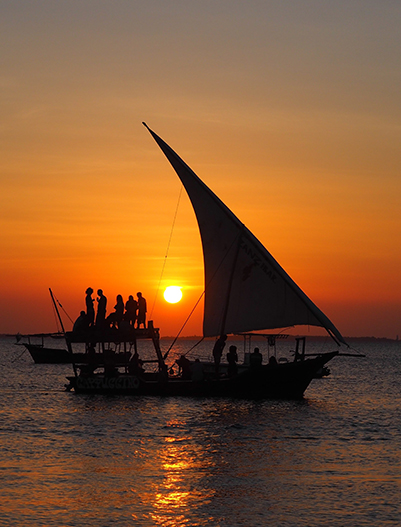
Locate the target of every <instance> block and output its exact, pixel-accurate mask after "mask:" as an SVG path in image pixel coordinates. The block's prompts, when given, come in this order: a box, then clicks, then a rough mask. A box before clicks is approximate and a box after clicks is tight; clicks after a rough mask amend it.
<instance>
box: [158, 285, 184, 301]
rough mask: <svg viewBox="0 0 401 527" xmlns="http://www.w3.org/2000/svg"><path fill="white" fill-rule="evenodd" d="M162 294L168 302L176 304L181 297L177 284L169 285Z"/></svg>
mask: <svg viewBox="0 0 401 527" xmlns="http://www.w3.org/2000/svg"><path fill="white" fill-rule="evenodd" d="M163 296H164V299H165V300H166V301H167V302H169V303H170V304H176V303H177V302H179V301H180V300H181V298H182V291H181V287H178V286H177V285H170V286H169V287H167V288H166V290H165V291H164V295H163Z"/></svg>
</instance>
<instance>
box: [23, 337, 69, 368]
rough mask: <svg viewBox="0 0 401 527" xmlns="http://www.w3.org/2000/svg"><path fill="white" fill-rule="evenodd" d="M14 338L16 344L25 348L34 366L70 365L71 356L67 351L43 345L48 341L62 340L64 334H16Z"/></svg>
mask: <svg viewBox="0 0 401 527" xmlns="http://www.w3.org/2000/svg"><path fill="white" fill-rule="evenodd" d="M16 338H17V342H16V344H18V345H19V346H25V348H26V349H27V350H28V351H29V353H30V355H31V357H32V359H33V360H34V362H35V363H36V364H71V355H70V353H69V352H68V350H67V349H65V348H55V347H50V346H48V345H45V343H47V340H48V339H58V340H60V339H64V333H34V334H30V335H21V334H20V333H18V334H17V335H16ZM22 340H25V341H22ZM21 341H22V342H21Z"/></svg>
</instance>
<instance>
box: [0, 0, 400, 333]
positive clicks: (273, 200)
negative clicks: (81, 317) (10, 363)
mask: <svg viewBox="0 0 401 527" xmlns="http://www.w3.org/2000/svg"><path fill="white" fill-rule="evenodd" d="M0 10H1V15H2V16H1V17H0V45H1V51H2V53H1V56H2V68H1V73H0V91H1V95H2V96H1V115H2V119H1V128H0V150H1V156H0V181H1V195H0V224H1V225H0V226H1V229H0V247H1V254H2V257H1V261H0V313H1V318H0V332H7V333H12V332H17V331H20V332H39V331H51V330H53V329H55V322H54V317H53V313H52V308H51V305H50V299H49V293H48V288H49V287H52V289H53V290H54V292H55V294H56V296H57V297H58V299H59V300H60V302H61V303H62V304H63V306H64V307H65V309H66V310H67V312H68V313H69V314H70V316H71V317H72V318H75V317H76V316H77V315H78V313H79V310H80V309H81V308H83V307H84V306H83V303H84V291H85V289H86V288H87V287H88V286H91V287H93V288H94V289H97V288H98V287H101V288H103V289H104V291H105V294H106V296H107V297H108V299H109V308H110V309H112V307H113V306H114V303H115V302H114V300H115V297H116V295H117V294H119V293H121V294H122V295H123V296H124V299H126V298H127V296H128V295H129V294H135V293H136V292H137V291H139V290H141V291H142V292H143V294H144V296H145V297H146V298H147V299H148V305H149V310H151V309H152V306H153V304H154V302H155V298H156V291H157V286H158V283H159V280H160V277H161V272H162V268H163V262H164V260H165V254H166V250H167V244H168V240H169V237H170V233H171V228H172V223H173V218H174V214H175V210H176V207H177V202H178V197H179V192H180V183H179V181H178V178H177V176H176V175H175V173H174V172H173V170H172V169H171V167H170V166H169V164H168V162H167V160H166V159H165V158H164V156H163V154H162V153H161V152H160V150H159V149H158V147H157V145H156V144H155V143H154V141H153V139H152V138H151V137H150V135H149V133H148V132H147V131H146V130H145V128H144V127H143V126H142V125H141V122H142V121H146V122H147V123H148V125H149V126H150V127H151V128H152V129H153V130H154V131H155V132H156V133H158V134H159V135H160V136H161V137H162V138H163V139H164V140H165V141H166V142H167V143H169V144H170V146H171V147H172V148H174V149H175V150H176V151H177V153H178V154H179V155H180V156H181V157H182V158H183V159H184V160H185V161H186V162H187V163H188V164H189V165H190V166H191V167H192V168H193V170H194V171H195V172H196V173H197V174H198V175H199V176H200V177H201V178H202V179H203V180H204V181H205V183H206V184H208V185H209V186H210V187H211V188H212V190H213V191H214V192H216V193H217V195H218V196H219V197H220V198H221V199H222V200H223V201H224V202H225V203H226V204H227V205H228V206H229V207H230V208H231V209H232V210H233V212H234V213H235V214H236V215H237V216H238V217H239V218H240V219H241V220H242V221H243V222H244V223H245V224H246V226H247V227H248V228H250V229H251V231H253V233H254V234H255V235H256V236H257V237H258V238H259V239H260V241H261V242H262V243H263V244H264V245H265V246H266V248H267V249H268V250H269V251H270V252H271V253H272V254H273V256H274V257H275V258H276V259H277V260H278V262H279V263H280V264H281V265H282V266H283V267H284V268H285V269H286V271H287V272H288V273H289V274H290V276H291V277H292V278H293V279H294V280H295V281H296V282H297V283H298V285H299V286H300V287H301V288H302V289H303V290H304V291H305V293H306V294H307V295H308V296H310V297H311V299H312V300H313V301H314V302H315V303H316V304H317V305H318V306H319V307H320V308H321V309H322V310H323V311H324V312H325V313H326V314H327V315H328V316H329V318H330V319H331V320H332V321H333V322H334V324H335V325H336V326H337V327H338V329H339V330H340V331H341V332H342V334H343V335H345V336H363V335H369V336H371V335H372V336H377V337H390V338H395V337H396V335H397V334H399V333H401V320H400V314H401V277H400V268H401V249H400V234H401V220H400V212H399V208H400V196H401V178H400V168H401V159H400V124H399V123H400V97H399V94H400V91H401V90H400V88H401V86H400V84H401V82H400V81H401V78H400V77H401V70H400V58H399V49H401V42H400V40H401V34H400V31H399V27H400V22H401V5H400V4H398V3H396V2H392V1H386V0H384V1H383V2H380V3H378V2H373V1H369V0H364V1H362V0H361V1H354V0H350V1H338V2H335V3H334V2H332V3H329V2H318V1H309V0H306V1H303V2H299V3H295V2H282V1H269V0H267V1H252V0H251V1H250V2H246V3H245V2H244V3H241V2H232V1H228V0H222V1H220V2H217V3H216V2H204V1H202V2H201V1H196V0H194V1H193V2H182V1H169V2H165V3H162V2H156V1H151V0H150V1H149V0H147V1H134V2H126V1H123V0H113V1H112V2H111V1H110V2H107V1H105V2H99V1H95V0H91V1H85V0H83V1H82V2H74V1H65V2H52V1H49V0H44V1H37V2H28V1H26V2H25V1H20V2H17V3H16V2H11V1H3V2H0ZM171 284H176V285H180V286H182V288H183V293H184V297H183V300H182V301H181V302H180V304H178V305H169V304H166V302H165V301H164V300H163V299H162V290H163V289H164V287H165V286H166V285H171ZM161 286H162V287H161V290H160V293H159V295H158V296H157V299H156V302H155V307H154V310H153V312H152V318H153V319H154V321H155V325H156V326H160V328H161V333H162V335H174V334H176V333H177V331H178V330H179V329H180V328H181V326H182V324H183V323H184V321H185V319H186V317H187V316H188V314H189V312H190V311H191V309H192V308H193V306H194V304H195V302H196V301H197V299H198V298H199V296H200V295H201V293H202V289H203V268H202V254H201V246H200V238H199V234H198V229H197V224H196V220H195V217H194V214H193V212H192V209H191V206H190V204H189V201H188V198H187V196H186V195H185V193H183V194H182V197H181V200H180V204H179V208H178V214H177V219H176V224H175V228H174V231H173V233H172V239H171V245H170V249H169V253H168V258H167V260H166V265H165V268H164V274H163V277H162V280H161ZM201 315H202V310H201V307H199V308H198V309H197V310H196V312H195V316H194V318H193V320H191V322H190V323H189V324H188V326H187V327H186V328H185V330H184V332H183V334H184V335H191V334H200V332H201ZM67 326H68V323H67Z"/></svg>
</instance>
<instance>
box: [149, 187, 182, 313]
mask: <svg viewBox="0 0 401 527" xmlns="http://www.w3.org/2000/svg"><path fill="white" fill-rule="evenodd" d="M181 194H182V185H181V188H180V193H179V195H178V201H177V206H176V208H175V213H174V218H173V224H172V226H171V231H170V237H169V240H168V243H167V249H166V254H165V256H164V261H163V266H162V270H161V273H160V278H159V283H158V284H157V289H156V294H155V299H154V300H153V305H152V309H151V311H150V315H149V318H152V315H153V310H154V308H155V305H156V300H157V295H158V294H159V290H160V284H161V281H162V278H163V274H164V268H165V267H166V262H167V256H168V252H169V250H170V244H171V239H172V237H173V231H174V226H175V221H176V219H177V214H178V207H179V205H180V200H181Z"/></svg>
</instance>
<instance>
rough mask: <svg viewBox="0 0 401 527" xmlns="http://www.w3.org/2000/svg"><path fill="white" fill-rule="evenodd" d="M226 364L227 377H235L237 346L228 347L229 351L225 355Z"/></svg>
mask: <svg viewBox="0 0 401 527" xmlns="http://www.w3.org/2000/svg"><path fill="white" fill-rule="evenodd" d="M227 362H228V376H229V377H235V376H236V375H237V362H238V354H237V346H230V349H229V351H228V353H227Z"/></svg>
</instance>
